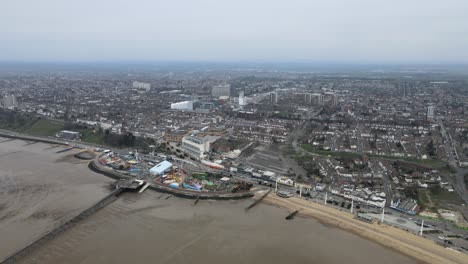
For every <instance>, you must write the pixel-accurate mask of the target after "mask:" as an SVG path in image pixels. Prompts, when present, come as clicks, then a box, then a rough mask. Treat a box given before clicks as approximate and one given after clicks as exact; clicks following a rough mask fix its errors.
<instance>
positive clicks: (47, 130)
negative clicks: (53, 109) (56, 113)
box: [23, 119, 64, 136]
mask: <svg viewBox="0 0 468 264" xmlns="http://www.w3.org/2000/svg"><path fill="white" fill-rule="evenodd" d="M63 126H64V125H63V122H59V121H53V120H47V119H40V120H37V121H36V122H35V123H34V124H32V126H30V127H29V128H26V129H25V130H23V132H25V133H29V134H36V135H42V136H54V135H55V134H56V133H57V132H59V131H60V130H63Z"/></svg>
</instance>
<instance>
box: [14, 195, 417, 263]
mask: <svg viewBox="0 0 468 264" xmlns="http://www.w3.org/2000/svg"><path fill="white" fill-rule="evenodd" d="M167 197H169V195H168V194H164V195H163V194H160V193H156V192H153V191H146V192H144V193H142V194H136V193H124V194H122V195H121V196H120V197H119V198H118V199H117V200H116V201H114V202H113V203H112V204H110V205H108V206H106V207H105V208H103V209H101V210H99V211H97V212H96V213H94V214H93V215H91V216H90V217H88V218H86V219H85V220H83V221H81V222H80V223H79V224H77V225H76V226H74V227H73V228H71V229H69V230H67V231H66V232H64V233H62V234H61V235H59V236H58V237H57V238H55V239H54V240H51V241H50V242H48V243H47V244H45V245H44V246H43V247H41V248H40V249H38V250H36V251H34V252H33V253H32V254H30V255H28V256H27V257H26V258H24V259H22V260H20V262H19V263H49V264H59V263H82V264H84V263H122V264H123V263H181V264H182V263H184V264H186V263H228V264H230V263H232V264H239V263H265V264H266V263H268V264H276V263H278V264H282V263H321V264H335V263H336V264H338V263H340V264H341V263H356V264H371V263H372V264H373V263H384V264H385V263H387V264H393V263H401V264H415V263H418V262H417V261H415V260H413V259H411V258H409V257H407V256H404V255H400V254H399V253H397V252H395V251H392V250H389V249H387V248H385V247H382V246H380V245H378V244H376V243H373V242H371V241H368V240H366V239H363V238H361V237H359V236H356V235H354V234H352V233H348V232H345V231H342V230H340V229H337V228H331V227H328V226H326V225H323V224H321V223H319V222H317V221H315V220H313V219H307V218H302V217H296V218H295V219H294V220H293V221H287V220H285V216H286V215H287V214H288V210H286V209H284V208H279V207H276V206H271V205H267V204H259V205H258V206H256V207H255V208H253V209H251V210H250V211H248V212H245V210H244V209H245V207H247V206H248V205H249V204H250V203H251V202H252V201H251V200H237V201H210V200H200V201H199V202H198V203H197V204H196V205H194V200H188V199H182V198H177V197H170V198H168V199H166V198H167Z"/></svg>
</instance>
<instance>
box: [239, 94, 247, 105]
mask: <svg viewBox="0 0 468 264" xmlns="http://www.w3.org/2000/svg"><path fill="white" fill-rule="evenodd" d="M245 105H247V100H246V98H245V96H244V92H240V93H239V106H245Z"/></svg>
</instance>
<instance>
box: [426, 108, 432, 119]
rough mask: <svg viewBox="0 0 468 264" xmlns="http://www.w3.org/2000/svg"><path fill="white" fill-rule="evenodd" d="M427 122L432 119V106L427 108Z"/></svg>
mask: <svg viewBox="0 0 468 264" xmlns="http://www.w3.org/2000/svg"><path fill="white" fill-rule="evenodd" d="M426 117H427V120H432V119H434V106H433V105H430V106H428V107H427V116H426Z"/></svg>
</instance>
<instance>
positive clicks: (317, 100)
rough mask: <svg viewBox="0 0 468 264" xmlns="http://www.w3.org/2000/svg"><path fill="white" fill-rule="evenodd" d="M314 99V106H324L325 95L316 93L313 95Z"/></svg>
mask: <svg viewBox="0 0 468 264" xmlns="http://www.w3.org/2000/svg"><path fill="white" fill-rule="evenodd" d="M311 96H312V98H313V102H314V104H316V105H323V95H321V94H319V93H314V94H312V95H311Z"/></svg>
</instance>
